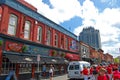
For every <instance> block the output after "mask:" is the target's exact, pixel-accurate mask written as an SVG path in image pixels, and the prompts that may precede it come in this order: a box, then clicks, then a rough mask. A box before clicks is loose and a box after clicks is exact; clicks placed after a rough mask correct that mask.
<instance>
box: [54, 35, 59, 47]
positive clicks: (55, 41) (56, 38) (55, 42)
mask: <svg viewBox="0 0 120 80" xmlns="http://www.w3.org/2000/svg"><path fill="white" fill-rule="evenodd" d="M54 45H55V46H56V47H58V34H57V33H55V40H54Z"/></svg>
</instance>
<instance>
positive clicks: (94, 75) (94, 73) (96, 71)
mask: <svg viewBox="0 0 120 80" xmlns="http://www.w3.org/2000/svg"><path fill="white" fill-rule="evenodd" d="M92 74H93V80H96V79H97V76H98V68H97V67H96V66H93V70H92Z"/></svg>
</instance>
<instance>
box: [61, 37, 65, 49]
mask: <svg viewBox="0 0 120 80" xmlns="http://www.w3.org/2000/svg"><path fill="white" fill-rule="evenodd" d="M63 47H64V36H61V48H63Z"/></svg>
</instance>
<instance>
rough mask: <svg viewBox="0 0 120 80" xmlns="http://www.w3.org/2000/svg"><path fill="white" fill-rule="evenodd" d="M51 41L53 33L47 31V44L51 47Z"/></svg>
mask: <svg viewBox="0 0 120 80" xmlns="http://www.w3.org/2000/svg"><path fill="white" fill-rule="evenodd" d="M50 41H51V32H50V30H47V41H46V44H47V45H50Z"/></svg>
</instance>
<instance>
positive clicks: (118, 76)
mask: <svg viewBox="0 0 120 80" xmlns="http://www.w3.org/2000/svg"><path fill="white" fill-rule="evenodd" d="M113 80H120V72H119V70H118V67H114V71H113Z"/></svg>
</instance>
